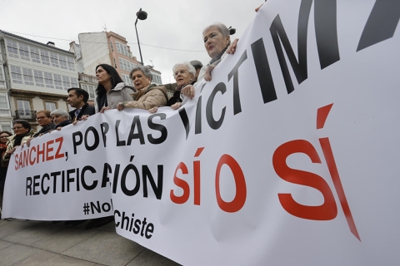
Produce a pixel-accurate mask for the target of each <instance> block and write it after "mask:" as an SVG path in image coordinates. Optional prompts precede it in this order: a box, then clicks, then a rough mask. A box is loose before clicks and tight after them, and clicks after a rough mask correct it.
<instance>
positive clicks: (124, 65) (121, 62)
mask: <svg viewBox="0 0 400 266" xmlns="http://www.w3.org/2000/svg"><path fill="white" fill-rule="evenodd" d="M118 60H119V65H120V66H121V68H122V69H123V70H126V71H131V70H132V68H133V67H131V62H129V61H128V60H126V59H123V58H118Z"/></svg>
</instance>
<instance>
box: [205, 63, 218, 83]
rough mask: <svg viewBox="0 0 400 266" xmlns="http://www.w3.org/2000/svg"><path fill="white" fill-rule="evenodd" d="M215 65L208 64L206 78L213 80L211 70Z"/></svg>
mask: <svg viewBox="0 0 400 266" xmlns="http://www.w3.org/2000/svg"><path fill="white" fill-rule="evenodd" d="M214 68H215V66H211V65H210V66H208V67H207V69H206V73H204V79H205V80H206V81H211V79H212V77H211V72H212V71H213V70H214Z"/></svg>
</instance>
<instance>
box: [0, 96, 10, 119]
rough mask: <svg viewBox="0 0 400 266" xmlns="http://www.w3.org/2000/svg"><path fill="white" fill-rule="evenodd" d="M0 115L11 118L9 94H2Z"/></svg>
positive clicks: (0, 97)
mask: <svg viewBox="0 0 400 266" xmlns="http://www.w3.org/2000/svg"><path fill="white" fill-rule="evenodd" d="M0 115H1V116H9V115H10V109H9V107H8V101H7V94H5V93H0Z"/></svg>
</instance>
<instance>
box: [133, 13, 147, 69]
mask: <svg viewBox="0 0 400 266" xmlns="http://www.w3.org/2000/svg"><path fill="white" fill-rule="evenodd" d="M146 18H147V12H146V11H142V8H140V10H139V11H138V12H137V13H136V21H135V30H136V39H137V44H138V46H139V54H140V61H141V62H142V66H143V57H142V50H141V49H140V41H139V34H138V31H137V27H136V24H137V22H138V19H140V20H145V19H146Z"/></svg>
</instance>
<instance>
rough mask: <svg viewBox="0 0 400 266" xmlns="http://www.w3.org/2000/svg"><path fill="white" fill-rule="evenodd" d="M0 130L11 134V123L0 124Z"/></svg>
mask: <svg viewBox="0 0 400 266" xmlns="http://www.w3.org/2000/svg"><path fill="white" fill-rule="evenodd" d="M0 130H1V131H8V132H12V130H11V123H7V124H6V123H1V124H0Z"/></svg>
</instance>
